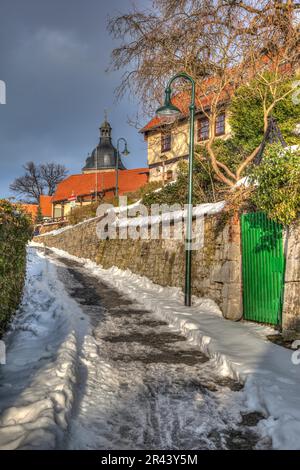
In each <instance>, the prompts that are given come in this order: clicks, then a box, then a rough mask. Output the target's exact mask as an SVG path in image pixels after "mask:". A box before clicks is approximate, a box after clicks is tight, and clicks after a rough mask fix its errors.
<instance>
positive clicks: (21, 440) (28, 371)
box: [0, 248, 87, 450]
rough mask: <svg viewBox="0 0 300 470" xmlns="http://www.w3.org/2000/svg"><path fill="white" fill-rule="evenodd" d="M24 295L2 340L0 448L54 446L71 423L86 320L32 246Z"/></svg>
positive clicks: (53, 267)
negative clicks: (3, 351)
mask: <svg viewBox="0 0 300 470" xmlns="http://www.w3.org/2000/svg"><path fill="white" fill-rule="evenodd" d="M27 263H28V264H27V280H26V285H25V291H24V298H23V302H22V305H21V307H20V309H19V312H18V313H17V315H16V316H15V318H14V320H13V322H12V325H11V328H10V330H9V332H8V333H7V335H6V336H5V337H4V338H3V339H4V341H5V343H6V346H7V357H6V365H4V366H0V449H2V450H3V449H48V448H54V447H56V445H57V442H58V440H59V439H60V437H62V435H63V431H64V430H65V429H66V427H67V418H68V414H69V413H70V411H71V407H72V402H73V387H74V383H75V379H76V362H77V351H78V347H79V345H78V342H79V341H80V336H81V333H82V334H84V329H85V325H86V321H87V320H85V321H82V319H81V318H82V312H81V310H80V309H79V307H78V306H77V304H76V302H74V301H73V300H72V299H70V297H69V296H68V295H67V293H66V292H65V290H64V287H63V285H62V284H61V283H60V281H59V280H58V279H57V273H56V269H55V266H54V265H53V264H52V263H49V262H48V261H47V260H46V259H43V258H42V257H41V256H39V254H38V253H37V252H36V250H33V249H31V248H29V250H28V261H27Z"/></svg>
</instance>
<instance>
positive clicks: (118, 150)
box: [116, 137, 130, 197]
mask: <svg viewBox="0 0 300 470" xmlns="http://www.w3.org/2000/svg"><path fill="white" fill-rule="evenodd" d="M120 142H123V143H124V150H123V152H122V155H124V157H126V156H127V155H129V154H130V152H129V150H128V148H127V140H126V139H124V137H120V138H119V139H118V140H117V159H116V197H118V196H119V159H120V158H121V157H120Z"/></svg>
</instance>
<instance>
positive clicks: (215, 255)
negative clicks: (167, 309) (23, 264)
mask: <svg viewBox="0 0 300 470" xmlns="http://www.w3.org/2000/svg"><path fill="white" fill-rule="evenodd" d="M223 220H224V216H223V215H222V214H218V215H216V216H207V217H206V218H205V221H204V247H203V248H202V249H199V250H195V251H193V263H192V289H193V294H195V295H197V296H201V297H209V298H211V299H213V300H215V301H216V303H217V304H218V305H219V306H220V307H221V309H222V311H223V314H224V316H225V317H226V318H229V319H232V320H239V319H240V318H241V317H242V289H241V251H240V227H239V220H238V218H236V219H234V220H231V221H230V223H226V224H224V222H223ZM96 225H97V220H91V221H88V222H85V223H82V224H78V225H77V226H74V227H72V228H70V229H68V230H66V231H64V232H62V233H60V234H57V235H44V236H43V237H35V241H37V242H39V243H45V244H46V245H47V246H49V247H56V248H59V249H62V250H65V251H67V252H68V253H70V254H72V255H75V256H78V257H82V258H88V259H90V260H92V261H95V262H96V263H97V264H100V265H102V266H103V267H104V268H109V267H111V266H118V267H119V268H121V269H130V270H131V271H132V272H134V273H136V274H140V275H142V276H147V277H148V278H150V279H151V280H152V281H153V282H155V283H157V284H160V285H162V286H176V287H181V288H183V286H184V254H185V252H184V244H183V242H182V241H179V240H174V239H167V240H163V239H159V240H132V239H127V240H119V239H116V240H99V239H98V238H97V235H96Z"/></svg>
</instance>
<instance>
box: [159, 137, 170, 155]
mask: <svg viewBox="0 0 300 470" xmlns="http://www.w3.org/2000/svg"><path fill="white" fill-rule="evenodd" d="M171 147H172V137H171V132H167V133H164V134H161V153H164V152H169V151H170V150H171Z"/></svg>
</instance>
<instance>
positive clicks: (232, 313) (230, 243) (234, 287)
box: [222, 212, 243, 321]
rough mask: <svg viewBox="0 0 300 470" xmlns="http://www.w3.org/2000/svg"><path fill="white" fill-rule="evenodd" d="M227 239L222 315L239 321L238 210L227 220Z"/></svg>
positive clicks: (240, 259) (240, 258) (241, 303)
mask: <svg viewBox="0 0 300 470" xmlns="http://www.w3.org/2000/svg"><path fill="white" fill-rule="evenodd" d="M227 238H228V239H227V240H226V241H225V244H224V245H225V246H224V250H225V263H224V265H223V267H222V272H223V279H224V285H223V289H222V298H223V305H222V311H223V316H224V317H225V318H227V319H228V320H233V321H239V320H241V318H242V317H243V296H242V256H241V230H240V218H239V214H238V212H235V213H234V215H233V216H232V217H231V218H230V220H229V222H228V237H227Z"/></svg>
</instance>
